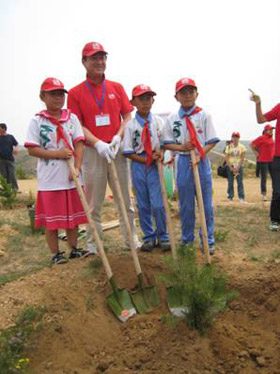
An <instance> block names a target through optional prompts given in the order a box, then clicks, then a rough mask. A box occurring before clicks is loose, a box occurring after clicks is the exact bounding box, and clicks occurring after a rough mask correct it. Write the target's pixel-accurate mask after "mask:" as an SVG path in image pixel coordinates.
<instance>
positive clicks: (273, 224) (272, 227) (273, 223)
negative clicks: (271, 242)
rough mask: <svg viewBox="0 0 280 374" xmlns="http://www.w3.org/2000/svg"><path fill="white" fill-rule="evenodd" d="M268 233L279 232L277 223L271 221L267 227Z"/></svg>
mask: <svg viewBox="0 0 280 374" xmlns="http://www.w3.org/2000/svg"><path fill="white" fill-rule="evenodd" d="M269 230H270V231H278V230H279V222H275V221H271V223H270V226H269Z"/></svg>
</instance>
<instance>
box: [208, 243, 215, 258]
mask: <svg viewBox="0 0 280 374" xmlns="http://www.w3.org/2000/svg"><path fill="white" fill-rule="evenodd" d="M209 253H210V256H213V255H214V254H215V246H214V244H211V245H209Z"/></svg>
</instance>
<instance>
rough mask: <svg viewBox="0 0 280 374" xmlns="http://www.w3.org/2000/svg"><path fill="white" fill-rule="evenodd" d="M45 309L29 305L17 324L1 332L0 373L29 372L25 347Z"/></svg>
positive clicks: (16, 373)
mask: <svg viewBox="0 0 280 374" xmlns="http://www.w3.org/2000/svg"><path fill="white" fill-rule="evenodd" d="M44 313H45V309H44V308H42V307H35V306H28V307H26V308H25V309H23V311H22V312H21V313H20V315H19V316H18V318H17V320H16V322H15V325H14V326H13V327H11V328H9V329H8V330H4V331H2V332H0V373H1V374H24V373H27V369H28V364H29V359H28V358H27V357H24V349H25V345H26V343H27V340H28V338H29V337H30V335H31V334H32V333H33V332H35V331H36V330H38V327H39V326H40V321H41V319H42V316H43V314H44Z"/></svg>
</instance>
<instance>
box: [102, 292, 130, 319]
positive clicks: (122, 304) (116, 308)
mask: <svg viewBox="0 0 280 374" xmlns="http://www.w3.org/2000/svg"><path fill="white" fill-rule="evenodd" d="M106 301H107V304H108V306H109V308H110V309H111V310H112V312H113V313H114V314H115V316H116V317H117V318H118V319H119V320H120V321H121V322H126V321H127V320H128V319H129V318H131V317H133V316H135V315H136V314H137V312H136V309H135V307H134V305H133V304H132V301H131V298H130V296H129V293H128V292H127V291H126V290H125V289H117V290H114V291H113V292H112V293H111V294H110V295H109V296H107V298H106Z"/></svg>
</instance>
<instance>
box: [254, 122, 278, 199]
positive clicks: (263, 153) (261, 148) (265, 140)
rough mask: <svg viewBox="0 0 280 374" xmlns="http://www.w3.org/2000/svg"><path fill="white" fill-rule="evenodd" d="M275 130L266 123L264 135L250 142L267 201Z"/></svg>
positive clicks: (263, 195)
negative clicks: (267, 185) (267, 182)
mask: <svg viewBox="0 0 280 374" xmlns="http://www.w3.org/2000/svg"><path fill="white" fill-rule="evenodd" d="M273 130H274V127H272V126H270V125H266V126H265V127H264V130H263V133H262V135H261V136H259V137H258V138H256V139H255V140H253V141H252V142H251V143H250V147H251V149H252V151H253V152H254V153H255V155H256V157H257V167H258V170H259V172H260V174H261V194H262V197H263V200H264V201H267V196H266V180H267V173H268V172H269V174H270V176H271V163H272V160H273V157H274V152H275V143H274V140H273Z"/></svg>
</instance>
